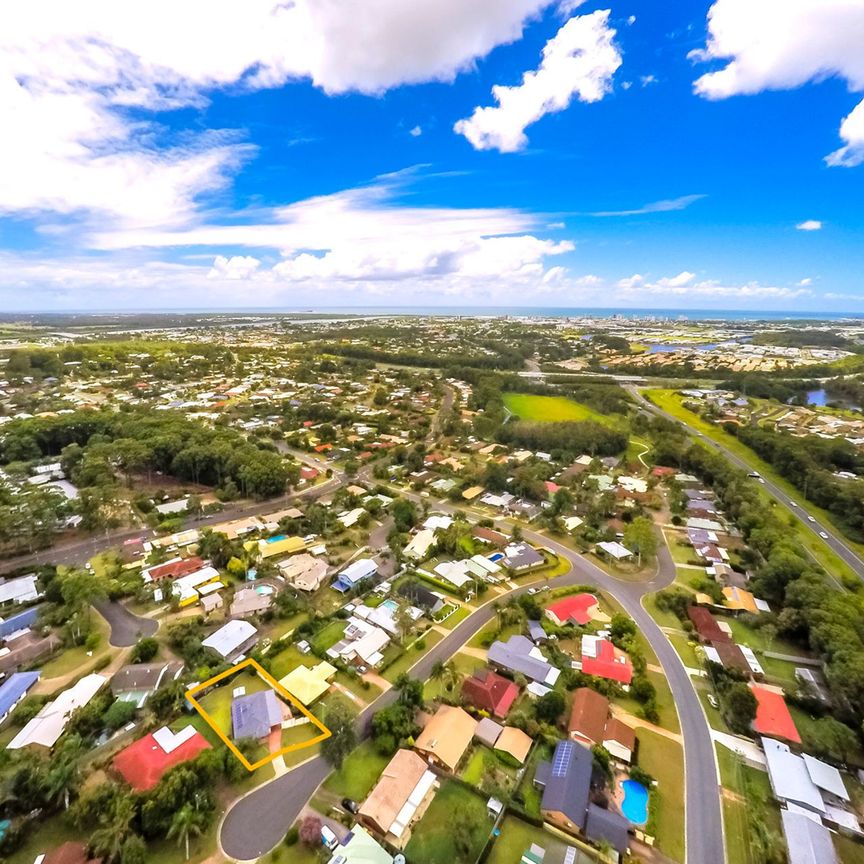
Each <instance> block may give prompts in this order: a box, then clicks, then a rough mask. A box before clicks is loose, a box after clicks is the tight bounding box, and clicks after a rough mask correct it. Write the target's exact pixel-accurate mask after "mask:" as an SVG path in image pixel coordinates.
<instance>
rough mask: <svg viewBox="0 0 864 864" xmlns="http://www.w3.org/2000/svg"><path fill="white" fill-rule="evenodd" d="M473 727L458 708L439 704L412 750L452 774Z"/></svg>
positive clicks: (468, 716)
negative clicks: (438, 763)
mask: <svg viewBox="0 0 864 864" xmlns="http://www.w3.org/2000/svg"><path fill="white" fill-rule="evenodd" d="M476 727H477V721H476V720H475V719H474V718H473V717H472V716H471V715H470V714H467V713H466V712H465V711H463V710H462V709H461V708H454V707H453V706H452V705H442V706H441V707H440V708H439V709H438V710H437V711H436V712H435V715H434V716H433V717H432V719H431V720H430V721H429V722H428V723H427V724H426V728H425V729H424V730H423V731H422V732H421V733H420V735H419V736H418V737H417V741H416V743H415V744H414V747H415V748H416V749H417V750H419V751H420V752H421V753H426V754H428V755H429V756H433V757H434V758H435V759H437V760H438V761H439V762H440V763H441V764H442V765H444V766H445V767H447V768H448V769H449V770H451V771H455V770H456V766H457V765H458V764H459V760H460V759H461V758H462V756H463V755H464V753H465V751H466V750H467V749H468V746H469V745H470V744H471V739H472V738H473V737H474V729H475V728H476Z"/></svg>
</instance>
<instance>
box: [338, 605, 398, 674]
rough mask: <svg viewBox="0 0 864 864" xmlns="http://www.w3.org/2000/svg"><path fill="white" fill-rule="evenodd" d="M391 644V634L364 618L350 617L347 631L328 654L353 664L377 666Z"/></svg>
mask: <svg viewBox="0 0 864 864" xmlns="http://www.w3.org/2000/svg"><path fill="white" fill-rule="evenodd" d="M389 644H390V634H389V633H387V631H386V630H382V629H381V628H380V627H376V626H375V625H374V624H370V623H369V622H368V621H363V619H362V618H357V617H356V616H352V617H351V618H349V619H348V622H347V624H346V626H345V632H344V633H343V634H342V639H340V640H339V641H338V642H337V643H336V644H335V645H334V646H333V647H332V648H329V649H328V650H327V656H328V657H333V658H339V659H341V660H342V661H343V662H345V663H350V664H351V665H353V666H366V667H375V666H377V665H378V664H379V663H380V662H381V661H382V660H383V659H384V657H383V654H382V653H381V652H382V651H383V650H384V649H385V648H386V647H387V646H388V645H389Z"/></svg>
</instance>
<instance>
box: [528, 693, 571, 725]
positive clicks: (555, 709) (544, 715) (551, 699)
mask: <svg viewBox="0 0 864 864" xmlns="http://www.w3.org/2000/svg"><path fill="white" fill-rule="evenodd" d="M534 713H535V714H536V715H537V719H538V720H542V721H543V722H545V723H557V722H558V718H559V717H560V716H561V715H562V714H563V713H564V696H563V694H562V693H561V692H560V691H558V690H550V691H549V692H548V693H546V694H544V695H543V696H541V697H540V698H539V699H538V700H537V702H536V704H535V707H534Z"/></svg>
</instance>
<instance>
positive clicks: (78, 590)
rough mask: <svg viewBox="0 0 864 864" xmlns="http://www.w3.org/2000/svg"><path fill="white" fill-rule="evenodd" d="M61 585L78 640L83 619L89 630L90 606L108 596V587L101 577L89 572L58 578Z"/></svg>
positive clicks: (76, 571)
mask: <svg viewBox="0 0 864 864" xmlns="http://www.w3.org/2000/svg"><path fill="white" fill-rule="evenodd" d="M56 578H57V579H58V581H59V583H60V594H61V596H62V597H63V602H64V603H65V604H66V606H67V608H68V611H69V612H70V613H71V614H70V616H69V617H70V620H71V621H74V622H75V624H74V627H73V633H74V634H75V637H76V639H80V637H81V618H83V619H84V620H85V621H86V622H87V624H88V629H89V623H90V606H91V605H92V604H93V603H97V602H98V601H100V600H104V599H105V598H106V597H107V596H108V586H107V585H106V583H105V580H104V579H103V578H102V577H101V576H97V575H96V574H95V573H89V572H88V571H87V570H70V571H69V572H68V573H65V574H63V575H62V576H61V575H58V576H57V577H56Z"/></svg>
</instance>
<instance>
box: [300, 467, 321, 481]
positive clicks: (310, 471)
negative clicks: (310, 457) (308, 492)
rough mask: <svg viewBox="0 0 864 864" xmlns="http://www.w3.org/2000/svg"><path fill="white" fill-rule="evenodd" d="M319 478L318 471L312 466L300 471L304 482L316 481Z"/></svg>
mask: <svg viewBox="0 0 864 864" xmlns="http://www.w3.org/2000/svg"><path fill="white" fill-rule="evenodd" d="M317 476H318V469H317V468H313V467H312V466H311V465H304V466H303V467H302V468H301V469H300V477H301V479H303V480H314V479H315V478H316V477H317Z"/></svg>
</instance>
